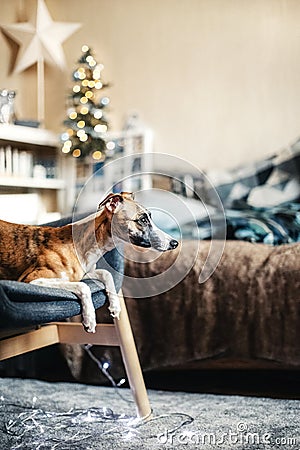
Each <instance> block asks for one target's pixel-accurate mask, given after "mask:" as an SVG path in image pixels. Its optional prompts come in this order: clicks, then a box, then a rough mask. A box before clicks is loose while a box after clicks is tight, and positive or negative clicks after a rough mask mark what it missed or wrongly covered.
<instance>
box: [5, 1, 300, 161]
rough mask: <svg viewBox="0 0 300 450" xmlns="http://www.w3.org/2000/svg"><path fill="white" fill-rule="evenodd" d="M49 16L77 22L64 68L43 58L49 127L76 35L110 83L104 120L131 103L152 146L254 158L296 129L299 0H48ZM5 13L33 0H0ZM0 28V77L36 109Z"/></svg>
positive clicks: (21, 109) (55, 124)
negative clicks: (107, 114)
mask: <svg viewBox="0 0 300 450" xmlns="http://www.w3.org/2000/svg"><path fill="white" fill-rule="evenodd" d="M45 1H46V4H47V6H48V9H49V11H50V13H51V15H52V17H53V19H54V20H55V21H71V22H81V23H82V24H83V26H82V28H81V29H80V30H79V31H78V32H77V33H76V34H75V35H73V36H72V37H70V38H69V39H68V41H66V42H65V44H64V50H65V54H66V58H67V65H68V68H67V71H66V72H65V73H60V72H58V71H57V70H56V69H53V68H48V69H47V70H46V77H47V79H46V86H47V98H46V107H47V110H46V124H47V126H48V127H49V128H52V129H54V130H56V131H59V130H60V129H61V123H62V121H63V119H64V117H65V115H66V112H65V98H66V94H67V88H68V86H70V85H71V72H72V70H73V68H74V67H75V63H76V60H77V58H78V57H79V55H80V53H81V51H80V49H81V46H82V44H83V43H86V44H88V45H90V46H91V47H92V48H93V49H94V51H95V55H96V59H97V60H98V61H99V62H100V61H102V62H103V63H104V65H105V70H104V72H103V75H104V77H105V79H106V80H107V81H109V82H111V83H112V87H111V88H110V89H109V94H110V97H111V112H110V121H111V125H112V128H113V129H118V128H119V127H120V126H121V125H122V123H123V120H124V118H125V117H126V115H127V114H128V112H132V111H137V112H138V113H139V114H140V116H141V118H142V119H143V121H144V122H145V123H146V124H148V125H149V126H150V127H151V128H153V130H154V132H155V149H156V151H160V152H167V153H171V154H175V155H178V156H181V157H184V158H186V159H188V160H190V161H191V162H192V163H193V164H196V165H197V166H198V167H199V168H214V167H224V166H225V167H229V166H232V165H234V164H239V163H243V162H246V161H252V160H254V159H257V158H261V157H263V156H264V155H270V154H272V153H273V152H274V151H276V150H278V149H280V148H281V147H282V146H285V145H287V144H288V143H290V142H291V141H293V140H294V139H295V138H296V137H297V136H298V135H300V25H299V24H300V2H299V1H298V0H251V1H249V0H86V1H82V0H45ZM0 3H1V13H0V16H1V17H0V22H1V23H13V22H16V21H17V19H18V18H20V19H22V18H23V19H26V20H27V19H28V18H29V17H30V14H31V12H32V11H33V9H34V5H35V1H33V0H23V1H22V0H0ZM11 55H12V49H11V48H10V47H9V45H8V43H7V41H6V40H5V39H4V37H3V36H2V35H1V36H0V58H1V71H0V87H9V88H15V89H16V90H17V91H18V96H17V111H18V115H19V117H20V118H30V117H35V116H36V99H35V95H36V90H35V73H36V70H35V68H31V69H29V70H27V71H26V72H24V73H22V74H20V75H11V74H8V69H9V66H10V61H11Z"/></svg>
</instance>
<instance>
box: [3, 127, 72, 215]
mask: <svg viewBox="0 0 300 450" xmlns="http://www.w3.org/2000/svg"><path fill="white" fill-rule="evenodd" d="M58 146H59V140H58V137H57V135H56V134H55V133H53V132H51V131H49V130H45V129H40V128H31V127H26V126H20V125H10V124H0V211H1V212H0V218H2V219H4V220H12V221H16V220H15V219H16V217H17V218H18V217H19V219H18V221H19V222H23V223H42V222H47V221H50V220H52V219H56V218H59V217H60V216H61V215H63V214H67V213H69V212H70V211H71V209H72V206H73V199H74V192H73V185H74V182H75V180H74V168H73V167H72V161H70V160H68V161H67V159H66V158H63V157H62V156H63V155H61V154H60V151H59V148H58ZM26 194H27V195H26ZM8 196H9V197H8ZM8 198H9V199H10V205H11V206H10V208H9V211H8V210H7V199H8ZM27 199H28V201H27ZM2 203H3V206H5V210H4V209H3V208H1V204H2ZM16 208H17V209H18V210H19V215H17V213H16V212H15V209H16ZM30 210H32V214H30ZM23 217H24V220H22V219H23Z"/></svg>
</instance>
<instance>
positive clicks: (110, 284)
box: [86, 269, 121, 319]
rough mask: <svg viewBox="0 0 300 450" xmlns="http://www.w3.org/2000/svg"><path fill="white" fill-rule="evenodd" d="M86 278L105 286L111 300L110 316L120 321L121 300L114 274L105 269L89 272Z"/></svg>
mask: <svg viewBox="0 0 300 450" xmlns="http://www.w3.org/2000/svg"><path fill="white" fill-rule="evenodd" d="M86 277H88V278H93V279H96V280H99V281H101V282H102V283H103V284H104V286H105V290H106V293H107V297H108V300H109V307H108V309H109V311H110V314H111V316H112V317H114V318H116V319H119V318H120V312H121V306H120V299H119V296H118V294H117V291H116V288H115V283H114V279H113V276H112V274H111V273H110V272H109V271H108V270H105V269H95V270H93V271H91V272H89V273H88V274H87V275H86Z"/></svg>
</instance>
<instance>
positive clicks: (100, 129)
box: [94, 123, 107, 133]
mask: <svg viewBox="0 0 300 450" xmlns="http://www.w3.org/2000/svg"><path fill="white" fill-rule="evenodd" d="M94 130H95V131H96V132H97V133H105V132H106V131H107V126H106V125H103V124H101V123H98V125H95V126H94Z"/></svg>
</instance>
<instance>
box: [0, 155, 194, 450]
mask: <svg viewBox="0 0 300 450" xmlns="http://www.w3.org/2000/svg"><path fill="white" fill-rule="evenodd" d="M77 150H78V151H79V152H80V150H79V149H77ZM74 151H75V150H74ZM73 153H74V152H73ZM92 347H93V346H92V345H91V344H87V345H85V346H83V348H84V350H85V351H86V352H87V354H88V355H89V356H90V358H91V359H92V360H93V361H94V362H95V363H96V364H97V366H98V367H99V369H100V370H101V372H102V373H103V374H104V375H105V376H106V377H107V378H108V379H109V381H110V382H111V384H112V386H113V387H114V388H115V392H117V393H118V394H119V396H120V397H121V398H122V399H123V400H125V401H126V402H128V403H134V402H133V401H132V400H128V399H126V398H124V397H123V396H122V395H121V393H120V389H119V387H118V386H121V385H122V384H124V382H125V379H124V378H122V379H121V380H120V381H119V383H118V384H116V382H115V381H114V379H113V377H112V376H111V375H110V373H109V372H108V369H109V367H110V364H109V362H108V361H105V362H104V363H101V361H100V360H99V359H98V358H96V356H95V355H94V354H93V353H92V351H91V348H92ZM19 411H20V412H19ZM18 412H19V414H18ZM0 413H3V416H4V417H5V419H4V423H3V432H4V433H6V434H7V435H8V436H9V439H10V440H11V443H13V447H12V448H14V449H15V450H16V449H20V450H24V449H31V448H35V449H40V448H46V447H47V448H51V449H56V448H66V449H67V448H70V449H71V448H77V447H78V448H79V446H80V448H81V446H82V445H84V444H82V443H83V441H87V440H88V439H89V440H90V439H91V437H93V439H94V440H98V441H100V440H103V439H104V438H110V439H111V438H112V439H116V440H117V441H118V442H119V443H120V440H123V441H131V442H132V444H133V445H135V444H136V445H139V444H141V443H143V444H144V445H145V443H147V439H153V438H156V439H159V437H161V436H162V435H166V436H171V435H172V434H174V433H176V432H177V431H178V430H180V429H181V428H183V427H184V426H185V425H190V424H191V423H192V422H193V421H194V418H193V417H191V416H190V415H189V414H185V413H178V412H172V413H169V414H161V415H159V416H156V417H150V416H151V415H152V411H151V412H150V414H149V415H148V416H146V417H142V418H136V417H133V416H129V415H126V414H124V413H121V414H117V413H114V412H113V410H112V409H111V408H109V407H101V408H100V407H93V406H92V407H90V408H86V409H81V408H71V409H69V410H67V411H59V410H58V409H57V408H56V409H55V410H54V411H53V410H45V409H43V408H42V407H40V406H38V397H37V396H33V398H32V402H31V404H27V405H26V404H25V405H24V404H21V403H19V402H18V403H13V402H9V401H7V399H5V398H4V397H3V396H1V398H0ZM11 417H12V418H11ZM171 418H172V419H173V420H174V419H176V420H177V421H178V423H175V424H174V426H173V428H172V429H169V428H168V427H167V426H166V419H167V420H168V419H171ZM155 423H156V429H155V428H154V425H153V424H155ZM14 438H15V439H14ZM20 438H21V439H20ZM77 444H78V445H77ZM85 448H87V447H85ZM137 448H138V447H137Z"/></svg>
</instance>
